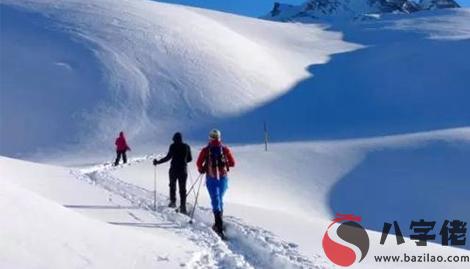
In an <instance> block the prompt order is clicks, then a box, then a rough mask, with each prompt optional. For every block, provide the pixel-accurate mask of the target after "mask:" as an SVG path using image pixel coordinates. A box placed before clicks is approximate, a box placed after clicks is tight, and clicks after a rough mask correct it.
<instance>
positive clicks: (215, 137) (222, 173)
mask: <svg viewBox="0 0 470 269" xmlns="http://www.w3.org/2000/svg"><path fill="white" fill-rule="evenodd" d="M196 164H197V168H198V170H199V172H200V173H201V174H204V173H206V187H207V190H208V192H209V196H210V198H211V204H212V211H213V213H214V222H215V223H214V225H213V226H212V229H213V230H214V231H215V232H216V233H217V234H219V235H220V237H221V238H222V239H225V235H224V230H223V212H224V207H223V206H224V204H223V198H224V194H225V191H226V190H227V187H228V177H227V173H228V171H229V170H230V167H234V166H235V159H234V157H233V155H232V153H231V151H230V149H229V148H228V147H227V146H225V145H223V144H222V142H221V133H220V131H219V130H216V129H214V130H212V131H210V133H209V144H208V145H207V146H206V147H204V148H203V149H202V150H201V152H200V153H199V157H198V159H197V163H196Z"/></svg>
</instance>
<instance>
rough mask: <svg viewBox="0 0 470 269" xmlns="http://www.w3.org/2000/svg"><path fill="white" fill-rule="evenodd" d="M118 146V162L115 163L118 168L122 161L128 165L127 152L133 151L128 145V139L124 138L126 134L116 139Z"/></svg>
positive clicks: (122, 133)
mask: <svg viewBox="0 0 470 269" xmlns="http://www.w3.org/2000/svg"><path fill="white" fill-rule="evenodd" d="M114 144H115V145H116V154H117V156H116V161H115V162H114V166H117V165H118V164H119V161H120V160H121V156H122V160H123V162H124V163H127V156H126V151H128V150H131V148H129V146H128V145H127V141H126V138H125V137H124V132H120V133H119V137H118V138H116V142H114Z"/></svg>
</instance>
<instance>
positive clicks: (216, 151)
mask: <svg viewBox="0 0 470 269" xmlns="http://www.w3.org/2000/svg"><path fill="white" fill-rule="evenodd" d="M207 150H208V154H207V160H206V165H209V164H211V167H212V168H213V169H216V168H219V169H220V168H226V169H227V171H229V167H228V163H227V159H226V157H225V155H224V148H223V145H220V146H211V145H209V146H207Z"/></svg>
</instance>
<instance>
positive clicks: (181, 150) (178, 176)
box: [153, 133, 193, 214]
mask: <svg viewBox="0 0 470 269" xmlns="http://www.w3.org/2000/svg"><path fill="white" fill-rule="evenodd" d="M169 160H171V165H170V172H169V175H170V204H169V205H168V206H169V207H176V182H177V181H178V188H179V193H180V212H181V213H183V214H186V213H187V211H186V180H187V179H188V163H189V162H191V161H192V160H193V158H192V156H191V148H190V147H189V145H188V144H186V143H183V137H182V135H181V133H175V134H174V135H173V144H171V145H170V148H169V150H168V154H167V155H166V157H164V158H163V159H160V160H157V159H154V160H153V165H157V164H161V163H164V162H167V161H169Z"/></svg>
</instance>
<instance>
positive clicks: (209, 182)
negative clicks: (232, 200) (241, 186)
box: [206, 176, 228, 213]
mask: <svg viewBox="0 0 470 269" xmlns="http://www.w3.org/2000/svg"><path fill="white" fill-rule="evenodd" d="M206 187H207V191H208V192H209V196H210V197H211V204H212V211H213V212H214V213H218V212H223V211H224V202H223V199H224V194H225V191H226V190H227V188H228V178H227V176H223V177H220V179H217V178H214V177H211V176H206Z"/></svg>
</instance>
